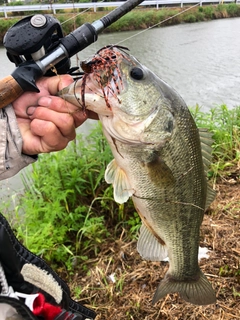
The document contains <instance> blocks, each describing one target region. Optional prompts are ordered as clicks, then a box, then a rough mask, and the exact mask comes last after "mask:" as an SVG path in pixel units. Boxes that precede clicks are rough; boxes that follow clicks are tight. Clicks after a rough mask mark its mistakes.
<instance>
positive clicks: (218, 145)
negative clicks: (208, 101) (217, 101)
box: [192, 104, 240, 181]
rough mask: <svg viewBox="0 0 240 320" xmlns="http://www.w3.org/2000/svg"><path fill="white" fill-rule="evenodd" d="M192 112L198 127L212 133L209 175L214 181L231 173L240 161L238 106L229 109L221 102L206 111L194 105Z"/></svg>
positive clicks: (239, 117) (239, 118) (239, 112)
mask: <svg viewBox="0 0 240 320" xmlns="http://www.w3.org/2000/svg"><path fill="white" fill-rule="evenodd" d="M192 114H193V117H194V119H195V121H196V123H197V125H198V126H199V127H205V128H208V129H209V131H211V132H212V134H213V140H214V144H213V163H212V165H211V169H210V172H209V177H210V178H213V179H214V181H216V178H217V177H219V176H227V175H230V174H232V169H233V168H234V167H236V166H238V164H239V161H240V138H239V137H240V107H239V106H238V107H235V108H233V109H231V110H230V109H228V108H227V106H226V105H224V104H223V105H220V106H217V107H215V108H212V109H211V110H210V112H209V113H206V112H201V110H200V108H199V106H198V105H196V107H195V109H192Z"/></svg>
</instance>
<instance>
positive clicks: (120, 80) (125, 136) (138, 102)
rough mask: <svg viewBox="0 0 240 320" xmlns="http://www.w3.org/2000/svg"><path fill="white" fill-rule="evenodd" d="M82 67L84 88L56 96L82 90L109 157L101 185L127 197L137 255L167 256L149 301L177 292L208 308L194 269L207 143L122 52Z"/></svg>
mask: <svg viewBox="0 0 240 320" xmlns="http://www.w3.org/2000/svg"><path fill="white" fill-rule="evenodd" d="M89 61H90V64H89V62H85V66H87V68H86V69H87V70H88V72H89V69H90V72H89V73H88V74H86V75H85V76H84V77H85V78H84V81H83V80H79V81H78V82H77V83H75V84H74V85H71V86H70V87H68V88H66V89H64V90H63V91H62V92H60V94H59V95H60V96H62V97H63V98H65V99H66V100H67V101H69V102H72V103H75V104H76V105H77V106H78V105H79V101H80V102H82V103H83V99H82V96H83V95H82V92H83V91H82V86H85V87H84V103H85V106H84V107H85V108H87V109H89V110H92V111H95V112H97V113H98V115H99V119H100V121H101V122H102V124H103V131H104V134H105V136H106V138H107V140H108V143H109V144H110V146H111V150H112V153H113V156H114V160H113V161H112V162H111V163H110V164H109V165H108V167H107V169H106V173H105V179H106V181H107V182H108V183H112V184H113V187H114V198H115V200H116V201H117V202H119V203H123V202H126V201H127V200H128V198H129V197H132V199H133V202H134V205H135V208H136V210H137V212H138V214H139V216H140V217H141V220H142V227H141V229H140V236H139V240H138V244H137V249H138V251H139V253H140V255H141V256H142V257H143V258H144V259H147V260H152V261H161V260H163V259H164V258H166V257H167V256H168V257H169V270H168V271H167V273H166V275H165V277H164V279H163V280H162V281H161V282H160V284H159V286H158V288H157V290H156V293H155V295H154V297H153V302H154V303H155V302H157V301H158V300H159V299H161V298H163V297H164V296H165V295H166V294H168V293H173V292H179V293H180V295H181V297H182V298H183V299H185V300H186V301H188V302H191V303H193V304H199V305H206V304H211V303H214V302H215V300H216V297H215V293H214V291H213V289H212V287H211V285H210V283H209V282H208V280H207V279H206V277H205V276H204V275H203V273H202V272H201V271H200V268H199V265H198V247H199V233H200V226H201V223H202V220H203V215H204V211H205V209H206V207H207V205H208V204H209V203H210V202H211V201H212V200H213V198H214V193H213V192H212V191H210V188H209V187H208V185H207V179H206V172H205V167H207V166H208V165H209V163H210V153H209V152H210V151H211V148H210V146H209V145H208V144H209V143H211V137H210V136H209V134H208V133H207V131H206V130H205V131H204V132H200V133H199V130H198V128H197V127H196V124H195V122H194V120H193V118H192V116H191V114H190V112H189V110H188V108H187V106H186V104H185V102H184V101H183V99H182V98H181V97H180V96H179V95H178V93H177V92H176V91H175V90H173V89H172V88H171V87H170V86H169V85H168V84H166V83H165V82H164V81H163V80H161V79H160V78H159V77H157V76H156V75H155V74H154V73H153V72H151V71H150V70H149V69H147V68H146V67H145V66H143V65H142V64H141V63H140V62H139V61H138V60H137V59H136V58H134V57H133V56H131V55H129V54H128V53H126V52H125V51H123V50H121V49H120V48H117V47H108V48H103V49H102V50H100V51H99V52H98V54H97V55H96V56H94V57H93V58H92V59H91V60H89ZM99 61H100V63H99ZM95 63H96V64H97V67H94V64H95ZM83 65H84V63H83ZM201 136H204V138H202V139H201ZM206 141H207V142H206ZM202 146H204V147H205V148H204V150H205V151H204V157H203V156H202V151H201V147H202Z"/></svg>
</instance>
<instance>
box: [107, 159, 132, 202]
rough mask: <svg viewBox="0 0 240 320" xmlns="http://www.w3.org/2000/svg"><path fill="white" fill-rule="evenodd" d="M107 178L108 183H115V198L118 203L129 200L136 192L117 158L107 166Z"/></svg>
mask: <svg viewBox="0 0 240 320" xmlns="http://www.w3.org/2000/svg"><path fill="white" fill-rule="evenodd" d="M105 180H106V182H107V183H109V184H112V185H113V190H114V200H115V201H116V202H117V203H120V204H121V203H124V202H127V200H128V199H129V198H130V197H131V196H132V195H133V193H134V190H133V189H132V188H131V185H130V183H129V180H128V177H127V175H126V173H125V171H124V170H123V169H122V168H120V167H119V166H118V165H117V162H116V160H115V159H113V160H112V161H111V162H110V163H109V164H108V166H107V169H106V171H105Z"/></svg>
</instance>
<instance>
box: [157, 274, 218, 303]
mask: <svg viewBox="0 0 240 320" xmlns="http://www.w3.org/2000/svg"><path fill="white" fill-rule="evenodd" d="M174 292H179V293H180V296H181V298H183V299H184V300H185V301H187V302H190V303H192V304H196V305H208V304H212V303H215V302H216V295H215V292H214V290H213V288H212V286H211V284H210V283H209V281H208V280H207V278H206V277H205V275H204V274H203V273H202V272H201V271H200V270H199V274H198V277H197V280H196V281H193V280H191V281H187V280H186V281H177V280H175V279H173V278H171V275H170V274H166V276H165V278H164V279H163V280H162V281H161V282H160V284H159V286H158V288H157V290H156V292H155V294H154V297H153V301H152V302H153V304H154V303H156V302H157V301H158V300H159V299H161V298H163V297H165V296H166V295H167V294H169V293H174Z"/></svg>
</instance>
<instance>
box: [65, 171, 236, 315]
mask: <svg viewBox="0 0 240 320" xmlns="http://www.w3.org/2000/svg"><path fill="white" fill-rule="evenodd" d="M239 173H240V172H239V170H237V171H236V172H235V174H232V175H231V176H230V177H229V179H227V180H226V179H225V180H221V181H220V182H219V183H218V184H217V185H216V190H217V191H218V194H217V198H216V200H215V201H214V203H213V204H212V206H211V208H210V209H209V210H208V212H207V213H206V215H205V218H204V221H203V224H202V228H201V241H200V245H201V246H204V247H207V248H209V250H210V254H209V259H202V260H201V262H200V266H201V269H202V270H203V272H204V273H205V274H206V275H207V277H208V279H209V280H210V282H211V283H212V286H213V287H214V289H215V291H216V294H217V303H216V305H210V306H206V307H202V306H200V307H199V306H194V305H191V304H189V303H186V302H185V301H183V300H181V299H180V298H179V296H178V295H177V294H173V295H168V296H167V297H166V298H165V299H163V300H161V301H159V302H158V303H157V304H156V305H154V306H153V305H152V303H151V300H152V297H153V294H154V292H155V290H156V288H157V285H158V283H159V281H160V280H161V279H162V277H163V275H164V274H165V273H166V271H167V269H168V263H167V262H161V263H156V262H146V261H143V260H142V259H141V258H140V256H139V254H138V253H137V251H136V242H135V241H132V242H131V243H127V242H125V241H124V239H125V232H124V230H123V232H122V235H121V237H120V239H119V240H118V241H115V242H114V243H112V242H110V243H105V244H104V246H103V247H102V251H101V253H100V254H99V257H98V259H97V260H96V259H95V260H92V261H88V272H87V274H86V273H83V272H82V271H80V270H79V271H78V272H76V273H75V275H74V276H73V278H72V279H71V284H70V287H71V289H72V295H73V298H74V299H76V300H78V301H81V302H82V303H83V304H86V305H88V306H89V307H91V308H93V309H95V311H96V312H97V318H96V319H97V320H107V319H111V320H120V319H125V320H126V319H134V320H152V319H169V320H170V319H171V320H175V319H176V320H181V319H184V320H186V319H199V320H200V319H201V320H204V319H212V320H220V319H222V320H234V319H240V267H239V261H240V241H239V240H240V229H239V225H240V223H239V216H240V190H239V184H240V180H239V178H238V177H239ZM112 274H114V279H115V282H113V281H112V280H111V277H110V275H112Z"/></svg>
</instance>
